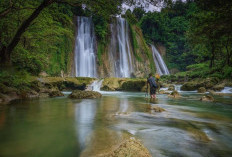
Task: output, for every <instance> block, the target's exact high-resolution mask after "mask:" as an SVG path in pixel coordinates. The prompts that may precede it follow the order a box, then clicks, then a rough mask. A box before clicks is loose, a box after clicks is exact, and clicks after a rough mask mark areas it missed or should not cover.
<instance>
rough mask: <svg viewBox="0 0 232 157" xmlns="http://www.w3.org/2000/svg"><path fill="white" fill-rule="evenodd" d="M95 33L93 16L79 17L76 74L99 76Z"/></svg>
mask: <svg viewBox="0 0 232 157" xmlns="http://www.w3.org/2000/svg"><path fill="white" fill-rule="evenodd" d="M95 45H96V40H95V34H94V26H93V22H92V18H91V17H80V16H79V17H77V36H76V43H75V72H76V76H77V77H78V76H82V77H97V67H96V53H95Z"/></svg>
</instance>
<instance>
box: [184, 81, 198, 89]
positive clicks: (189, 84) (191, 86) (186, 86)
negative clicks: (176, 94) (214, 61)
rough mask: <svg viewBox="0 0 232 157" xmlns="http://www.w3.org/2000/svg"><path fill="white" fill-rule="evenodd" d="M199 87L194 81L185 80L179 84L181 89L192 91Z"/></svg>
mask: <svg viewBox="0 0 232 157" xmlns="http://www.w3.org/2000/svg"><path fill="white" fill-rule="evenodd" d="M198 88H199V84H198V83H196V82H187V83H185V84H183V86H181V90H183V91H193V90H197V89H198Z"/></svg>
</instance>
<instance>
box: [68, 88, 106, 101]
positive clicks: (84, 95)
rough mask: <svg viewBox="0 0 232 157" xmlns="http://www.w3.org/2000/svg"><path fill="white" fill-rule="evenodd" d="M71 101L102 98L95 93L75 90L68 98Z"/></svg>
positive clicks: (99, 94)
mask: <svg viewBox="0 0 232 157" xmlns="http://www.w3.org/2000/svg"><path fill="white" fill-rule="evenodd" d="M68 97H69V98H72V99H95V98H100V97H102V95H101V93H99V92H95V91H80V90H75V91H73V92H72V93H71V94H70V95H69V96H68Z"/></svg>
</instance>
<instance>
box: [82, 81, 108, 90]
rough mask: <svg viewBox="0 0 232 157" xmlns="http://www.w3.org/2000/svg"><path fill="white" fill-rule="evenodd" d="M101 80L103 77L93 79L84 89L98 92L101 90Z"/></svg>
mask: <svg viewBox="0 0 232 157" xmlns="http://www.w3.org/2000/svg"><path fill="white" fill-rule="evenodd" d="M103 80H104V79H101V80H96V81H94V82H93V83H92V84H91V85H89V86H87V89H86V90H87V91H97V92H99V91H100V90H101V86H102V82H103Z"/></svg>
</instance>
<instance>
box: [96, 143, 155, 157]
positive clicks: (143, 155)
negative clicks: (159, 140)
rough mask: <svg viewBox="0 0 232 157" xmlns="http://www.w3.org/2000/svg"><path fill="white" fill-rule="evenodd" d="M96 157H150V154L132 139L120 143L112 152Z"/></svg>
mask: <svg viewBox="0 0 232 157" xmlns="http://www.w3.org/2000/svg"><path fill="white" fill-rule="evenodd" d="M96 156H97V157H100V156H101V157H125V156H131V157H151V154H150V152H149V151H148V149H147V148H145V147H144V146H143V145H142V143H141V142H140V141H138V140H136V139H134V138H130V139H129V140H126V141H124V142H122V143H121V144H120V145H119V146H118V147H116V148H115V149H114V150H112V151H110V152H109V153H106V154H101V155H96Z"/></svg>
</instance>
